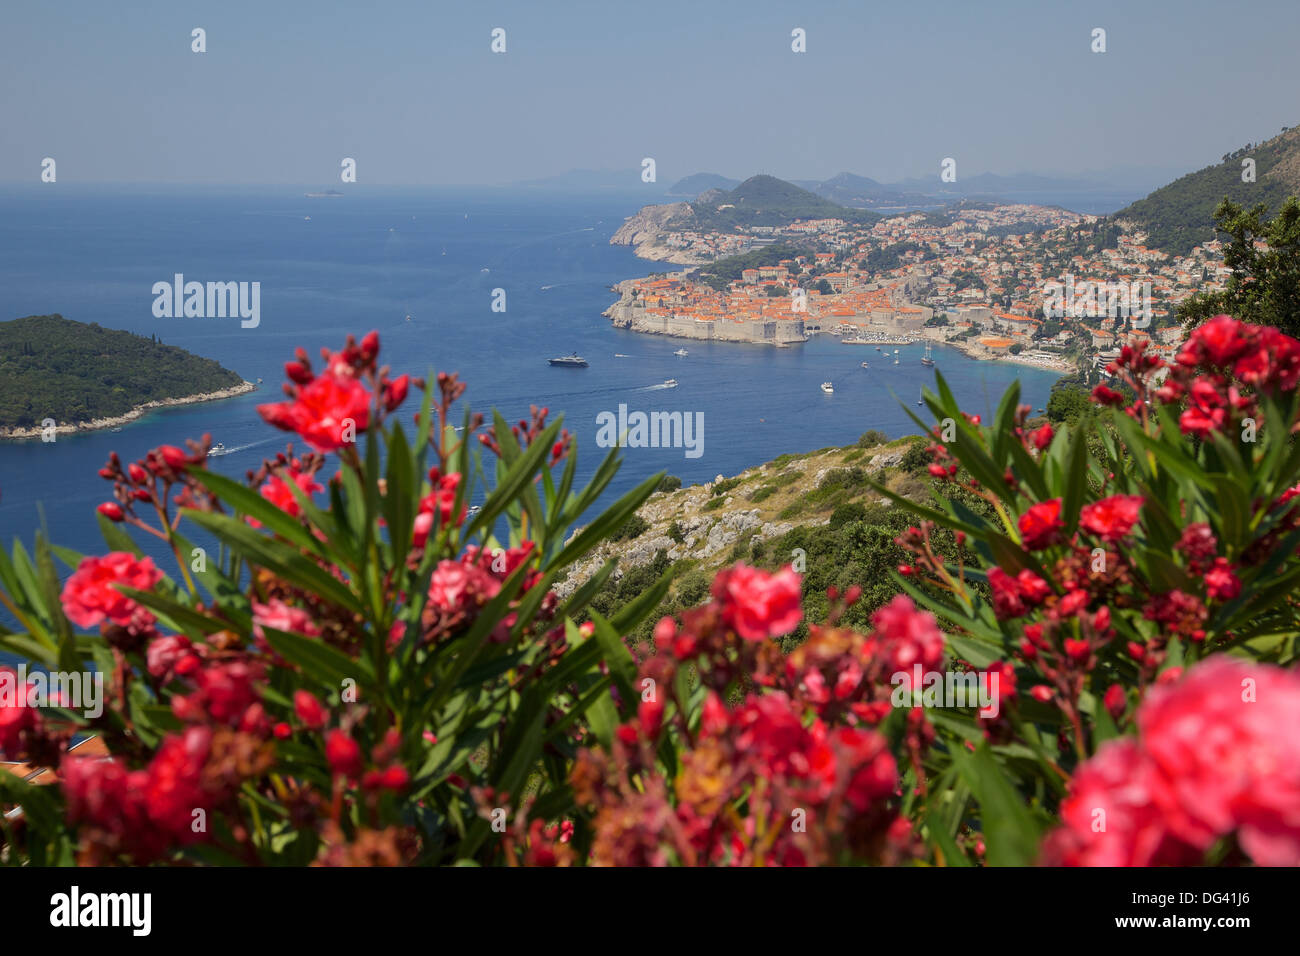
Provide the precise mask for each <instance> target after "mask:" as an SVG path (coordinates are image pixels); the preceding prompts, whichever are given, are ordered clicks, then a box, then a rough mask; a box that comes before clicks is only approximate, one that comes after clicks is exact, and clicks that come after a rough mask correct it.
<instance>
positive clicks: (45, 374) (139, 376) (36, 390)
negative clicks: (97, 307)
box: [0, 315, 242, 428]
mask: <svg viewBox="0 0 1300 956" xmlns="http://www.w3.org/2000/svg"><path fill="white" fill-rule="evenodd" d="M241 381H242V379H241V378H240V377H239V376H238V375H236V374H235V373H234V372H232V371H230V370H228V369H225V368H222V367H221V366H220V365H219V364H217V363H216V362H214V361H213V360H212V359H205V358H200V357H199V356H197V355H192V354H191V353H189V352H186V351H185V350H184V349H180V348H177V347H175V346H173V345H163V344H162V343H160V342H158V341H157V339H156V338H146V337H144V336H143V335H136V334H134V333H132V332H119V331H115V330H113V329H105V328H102V327H100V326H99V325H97V324H95V323H93V322H92V323H90V324H89V325H87V324H86V323H83V322H73V321H72V320H71V319H65V318H63V316H61V315H29V316H27V317H26V318H22V319H14V320H12V321H10V322H0V427H18V428H31V427H33V426H37V425H39V424H40V423H41V421H42V420H43V419H46V418H52V419H54V420H55V421H56V422H58V423H60V424H75V423H77V422H86V421H91V420H93V419H96V418H111V417H115V416H118V415H124V414H126V413H127V412H129V411H131V409H133V408H135V407H136V406H138V405H143V404H145V403H146V402H155V401H161V400H163V399H167V398H183V397H185V396H188V395H198V394H201V393H204V392H215V391H219V390H221V389H225V388H231V387H233V386H235V385H238V384H239V383H240V382H241Z"/></svg>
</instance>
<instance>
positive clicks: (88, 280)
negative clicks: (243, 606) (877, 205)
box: [0, 182, 1056, 552]
mask: <svg viewBox="0 0 1300 956" xmlns="http://www.w3.org/2000/svg"><path fill="white" fill-rule="evenodd" d="M347 190H348V191H347V194H346V195H345V196H344V197H343V198H338V199H309V198H306V197H305V195H304V193H305V192H306V191H307V189H306V187H298V188H295V187H289V186H283V187H256V188H250V187H240V188H235V187H225V188H215V187H210V188H203V187H166V188H164V187H156V186H148V187H146V186H121V187H103V186H100V187H95V188H90V187H78V186H76V185H65V184H64V183H63V182H60V183H58V184H57V185H47V184H41V185H39V186H37V185H33V186H22V187H8V188H7V189H5V190H3V191H0V319H11V318H17V317H20V316H25V315H32V314H46V313H56V312H57V313H60V314H62V315H63V316H64V317H66V318H69V319H76V320H78V321H81V322H97V323H99V324H100V325H102V326H106V327H109V328H115V329H129V330H131V331H133V332H138V333H141V334H144V335H150V334H156V335H158V336H159V338H160V339H162V340H163V341H164V342H166V343H168V344H172V345H178V346H181V347H183V348H185V349H188V350H190V351H192V352H195V353H197V354H199V355H204V356H208V357H211V358H214V359H216V360H218V361H219V362H221V363H222V364H223V365H225V366H226V367H227V368H230V369H232V370H234V371H236V372H238V373H239V374H240V375H241V376H243V377H244V378H245V379H247V380H249V381H256V380H257V379H258V378H262V379H263V380H264V385H263V387H262V389H261V390H259V391H258V392H253V393H250V394H248V395H244V396H240V397H238V398H234V399H229V400H226V401H220V402H212V403H206V404H202V405H194V406H188V407H183V408H179V409H172V410H167V411H160V412H157V413H154V414H151V415H149V416H147V417H146V418H143V419H141V420H138V421H137V422H135V423H133V424H130V425H127V426H125V427H124V428H123V430H122V431H121V432H109V431H102V432H96V433H92V434H86V435H77V436H65V435H60V436H59V437H58V440H57V441H56V442H54V443H48V444H47V443H42V442H39V441H32V442H21V443H13V442H10V443H0V540H3V541H4V542H5V545H6V547H8V546H9V544H10V543H11V542H12V539H13V538H14V537H19V538H21V539H22V540H23V541H24V543H25V544H26V545H27V546H28V547H29V548H30V546H31V541H32V538H33V536H34V533H35V530H36V529H37V528H38V527H39V526H40V523H41V522H42V521H43V522H44V523H45V526H46V527H48V529H49V532H50V536H51V538H52V540H53V541H54V542H55V543H57V544H62V545H65V546H67V547H70V548H73V549H75V550H78V551H83V552H97V551H101V550H102V549H103V544H102V541H101V540H100V538H99V534H98V530H97V528H96V526H95V521H94V509H95V506H96V505H97V504H98V503H99V502H101V501H103V500H105V499H106V497H107V493H108V491H109V485H108V483H107V482H105V481H103V480H102V479H101V478H99V477H98V475H97V474H96V471H97V469H98V468H99V467H100V466H102V465H103V463H104V462H105V460H106V459H107V457H108V455H109V452H110V451H114V450H116V451H117V452H119V453H120V454H121V456H122V457H123V458H124V459H126V460H128V461H129V460H133V459H135V458H138V457H140V456H142V455H143V454H144V453H145V452H146V451H147V450H149V449H150V448H153V447H155V446H157V445H160V444H164V443H171V444H182V443H183V440H184V439H185V438H187V437H196V438H197V437H198V436H200V435H201V434H203V433H204V432H210V433H211V434H212V436H213V440H214V441H220V442H222V443H224V444H225V445H226V446H227V448H230V449H233V450H234V451H233V453H232V454H229V455H227V456H225V457H221V458H215V459H212V462H211V464H212V467H214V468H216V469H218V470H220V471H222V472H225V473H228V474H231V475H234V476H238V477H242V476H243V475H244V473H245V472H246V471H247V470H249V469H253V468H256V467H257V466H258V465H259V464H260V463H261V460H262V458H263V457H264V456H273V455H274V454H275V452H276V451H277V450H279V449H280V448H282V447H283V445H284V443H285V442H286V440H288V439H289V438H290V437H291V436H288V435H286V434H284V433H281V432H278V431H276V430H275V429H273V428H271V427H270V426H269V425H267V424H265V423H264V422H263V421H262V420H261V418H260V417H259V416H258V415H257V412H256V409H255V406H256V405H257V404H258V403H261V402H266V401H275V400H278V399H279V398H280V397H281V396H280V392H279V385H280V382H281V381H282V380H283V373H282V368H283V363H284V362H285V361H286V360H288V359H290V358H292V356H293V352H294V349H295V347H297V346H300V345H301V346H304V347H305V348H306V349H307V350H308V352H309V353H311V354H312V355H313V357H314V356H316V355H317V354H318V352H319V349H320V347H321V346H328V347H331V348H338V347H340V346H341V345H342V343H343V340H344V337H345V336H346V335H347V334H348V333H349V332H351V333H354V334H356V335H357V336H358V337H360V336H361V335H362V334H364V333H365V332H367V331H369V330H371V329H377V330H378V331H379V333H380V338H381V345H382V353H381V356H382V358H383V359H384V360H385V361H387V362H388V363H390V364H391V365H392V366H393V369H394V371H395V373H400V372H410V373H413V374H425V373H426V372H427V370H428V369H430V368H434V369H438V370H445V371H457V372H459V373H460V374H461V375H462V377H463V378H464V379H465V380H466V381H467V382H468V383H469V390H468V392H467V393H466V400H467V401H468V402H470V403H471V405H472V406H473V407H474V408H476V409H481V410H483V411H484V412H487V411H488V410H489V409H492V408H497V409H499V410H500V411H501V412H502V414H503V415H505V417H506V418H507V420H509V421H516V420H518V419H519V418H521V417H525V416H527V414H528V406H529V405H530V403H535V404H538V405H544V406H547V407H549V408H550V409H551V411H552V415H553V416H555V415H560V414H562V415H563V416H564V420H565V424H566V425H567V427H568V428H569V429H570V430H571V431H572V432H573V433H574V434H576V436H577V438H578V443H579V464H580V468H579V477H580V478H584V477H589V476H590V475H591V473H592V471H593V470H594V469H595V467H596V465H597V463H598V462H599V460H600V458H601V457H602V456H603V455H604V453H605V451H604V449H601V448H598V447H596V434H597V416H598V415H600V414H601V413H602V412H611V413H614V414H617V413H618V407H619V405H620V404H625V405H626V406H627V408H628V411H629V412H634V411H644V412H653V411H667V412H673V411H680V412H684V413H691V414H692V415H693V414H694V413H696V412H702V413H703V420H704V441H703V454H702V455H700V457H698V458H688V457H686V454H685V451H684V450H683V449H639V448H628V449H625V450H624V451H623V456H624V464H623V467H622V469H621V471H620V472H619V476H618V478H617V479H616V481H615V483H614V486H613V487H612V488H611V490H610V492H609V493H607V495H606V497H605V502H606V503H608V502H610V501H612V500H613V498H612V496H613V495H616V494H619V493H621V492H622V491H625V490H627V489H628V488H630V487H632V486H633V485H634V484H635V483H636V482H637V481H638V480H640V479H641V478H643V477H644V476H646V475H649V474H652V473H654V472H656V471H660V470H665V471H667V472H669V473H670V474H674V475H678V476H680V477H681V478H682V480H683V481H684V482H685V483H688V484H689V483H692V482H703V481H709V480H712V479H713V478H714V477H715V476H716V475H732V474H735V473H737V472H739V471H741V470H743V469H745V468H748V467H751V466H754V465H758V464H760V463H762V462H765V461H768V460H770V459H772V458H774V457H776V456H777V455H780V454H783V453H786V452H805V451H811V450H815V449H818V448H823V447H826V446H830V445H843V444H849V443H852V442H854V441H855V440H856V439H857V438H858V436H859V435H861V434H862V433H863V432H864V431H866V430H867V429H871V428H874V429H879V430H881V431H884V432H886V433H887V434H889V435H890V436H899V435H904V434H911V433H914V432H915V431H916V428H915V426H914V425H913V423H912V422H911V421H910V420H909V419H908V418H907V416H906V414H905V412H904V409H903V407H902V404H906V405H908V406H911V407H913V408H914V407H915V403H916V401H917V397H918V393H919V391H920V389H921V387H922V386H925V385H929V384H931V383H932V382H933V376H934V373H933V371H932V370H930V369H927V368H926V367H924V366H922V365H921V364H920V361H919V359H920V357H921V347H920V346H913V347H910V348H903V349H901V351H900V354H899V356H898V357H899V359H900V363H899V364H898V365H894V364H892V356H891V357H890V358H889V359H886V358H885V357H884V356H883V355H882V354H881V353H879V352H876V351H875V349H874V348H871V347H867V346H844V345H840V344H839V342H838V340H836V339H834V338H830V337H816V338H814V339H813V340H812V341H810V342H808V343H807V344H805V345H802V346H796V347H794V348H789V349H772V348H769V347H761V346H747V345H740V344H723V343H705V342H698V341H686V340H677V339H668V338H661V337H654V336H645V335H640V334H637V333H632V332H627V331H622V330H616V329H613V328H611V326H610V324H609V321H608V320H607V319H605V318H604V317H603V316H602V315H601V312H602V311H603V310H604V309H605V308H606V307H608V306H609V305H610V304H611V303H612V302H613V301H614V300H615V298H616V296H615V294H614V293H612V292H611V291H610V286H611V285H612V284H613V283H615V282H617V281H619V280H621V279H626V278H630V277H633V276H640V275H645V274H648V273H650V272H652V271H656V270H663V269H664V268H678V267H673V266H668V267H665V266H664V265H662V264H656V263H649V262H646V261H643V260H640V259H638V258H636V256H635V255H634V254H633V253H632V251H631V250H630V249H628V248H626V247H621V246H611V245H610V244H609V237H610V235H611V234H612V233H613V232H614V230H615V229H617V228H618V226H619V225H621V223H622V222H623V220H624V218H625V217H627V216H629V215H632V214H633V213H635V212H636V211H637V209H638V208H639V207H640V206H641V205H642V204H643V202H644V201H645V200H644V198H643V197H638V196H635V195H631V194H614V193H590V194H585V195H583V194H557V193H555V192H552V191H536V190H534V191H529V190H526V189H496V190H493V189H486V188H476V189H473V190H455V189H399V188H381V187H366V186H363V185H353V186H348V187H347ZM176 273H182V274H184V276H185V278H186V280H187V281H190V280H196V281H199V282H208V281H221V282H252V281H257V282H260V283H261V322H260V325H259V326H258V327H257V328H253V329H244V328H241V327H240V322H239V319H238V318H229V319H213V318H205V319H197V318H165V319H159V318H155V317H154V315H153V301H154V296H153V294H152V292H151V289H152V286H153V284H154V283H155V282H160V281H165V282H170V281H171V280H172V277H173V276H174V274H176ZM494 289H504V290H505V293H506V311H505V312H504V313H502V312H493V311H492V308H491V306H492V301H493V290H494ZM408 315H409V316H410V320H409V321H408V320H407V316H408ZM680 348H685V349H686V350H687V351H688V353H689V354H688V355H686V356H685V357H681V356H677V355H675V354H674V352H675V350H677V349H680ZM570 352H578V353H579V354H581V355H582V356H584V357H585V358H586V359H587V360H588V361H589V362H590V367H589V368H585V369H567V368H554V367H551V366H549V365H548V364H547V359H549V358H551V357H552V356H556V355H567V354H569V353H570ZM617 356H623V357H617ZM935 357H936V359H937V361H938V368H939V369H940V370H941V371H942V373H943V375H944V376H945V378H947V380H948V382H949V383H950V385H951V386H952V388H953V390H954V391H955V393H956V394H957V395H958V397H959V398H960V400H961V401H962V403H963V406H964V408H965V409H966V410H967V411H971V412H978V413H981V414H984V415H986V416H987V415H989V414H990V412H991V411H992V409H993V408H994V407H995V406H996V404H997V401H998V399H999V397H1000V396H1001V395H1002V393H1003V391H1004V389H1005V388H1006V387H1007V386H1008V384H1010V383H1011V382H1012V381H1013V380H1015V379H1017V378H1018V379H1019V380H1020V382H1021V387H1022V389H1023V393H1024V396H1025V399H1024V400H1026V401H1028V402H1029V403H1030V404H1032V405H1034V406H1035V407H1037V406H1040V405H1044V404H1046V400H1047V397H1048V393H1049V390H1050V387H1051V384H1052V382H1053V381H1054V380H1055V378H1056V376H1055V374H1053V373H1049V372H1044V371H1038V370H1035V369H1030V368H1027V367H1021V366H1016V365H1013V364H1006V363H988V362H975V361H973V360H970V359H967V358H965V357H963V356H962V355H960V354H958V353H956V352H954V351H952V350H948V349H937V350H936V352H935ZM862 361H867V362H868V363H869V364H870V366H871V367H870V369H868V370H863V369H862V368H861V367H860V363H861V362H862ZM0 374H2V373H0ZM666 379H676V380H677V381H678V382H679V383H680V384H679V386H678V387H677V388H673V389H666V388H663V387H662V383H663V382H664V381H665V380H666ZM827 380H830V381H832V382H834V387H835V391H834V394H832V395H827V394H824V393H823V392H822V391H821V390H820V388H819V385H820V383H821V382H823V381H827ZM409 401H411V403H412V409H411V411H413V410H414V400H409ZM332 470H333V469H332V468H331V469H330V471H332ZM150 550H152V549H150Z"/></svg>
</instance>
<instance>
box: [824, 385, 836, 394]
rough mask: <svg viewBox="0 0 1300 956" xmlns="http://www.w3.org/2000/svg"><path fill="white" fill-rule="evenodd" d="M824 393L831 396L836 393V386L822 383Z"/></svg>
mask: <svg viewBox="0 0 1300 956" xmlns="http://www.w3.org/2000/svg"><path fill="white" fill-rule="evenodd" d="M822 391H823V392H825V393H826V394H827V395H830V394H831V393H832V392H834V391H835V386H834V385H832V384H831V383H830V382H822Z"/></svg>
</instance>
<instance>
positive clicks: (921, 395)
mask: <svg viewBox="0 0 1300 956" xmlns="http://www.w3.org/2000/svg"><path fill="white" fill-rule="evenodd" d="M916 404H918V405H924V404H925V388H924V387H923V388H922V389H921V390H920V391H919V392H917V393H916Z"/></svg>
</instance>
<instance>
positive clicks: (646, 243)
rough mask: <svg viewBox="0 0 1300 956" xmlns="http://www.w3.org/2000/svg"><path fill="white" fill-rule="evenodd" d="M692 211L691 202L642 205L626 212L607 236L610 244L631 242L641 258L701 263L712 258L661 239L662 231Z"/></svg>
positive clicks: (667, 229) (681, 222) (679, 263)
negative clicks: (637, 209)
mask: <svg viewBox="0 0 1300 956" xmlns="http://www.w3.org/2000/svg"><path fill="white" fill-rule="evenodd" d="M693 215H694V213H693V211H692V209H691V205H690V203H684V202H675V203H668V204H667V205H657V206H642V207H641V211H640V212H638V213H637V214H636V215H635V216H629V217H628V218H627V220H626V221H625V222H624V223H623V225H621V226H619V227H618V230H617V231H616V232H615V233H614V235H613V236H611V237H610V240H609V244H610V245H611V246H633V247H634V248H635V250H636V254H637V255H638V256H639V257H640V258H642V259H649V260H651V261H654V262H673V263H676V264H678V265H689V266H693V265H701V264H703V263H705V262H710V261H712V260H711V259H710V258H709V257H707V256H702V255H700V254H698V253H695V252H689V251H687V250H685V249H677V248H674V247H673V246H670V245H667V244H666V243H665V242H664V241H663V234H664V233H665V232H667V231H669V230H670V229H671V228H672V227H673V226H677V225H685V224H686V222H687V221H688V220H689V219H690V218H691V217H692V216H693Z"/></svg>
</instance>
